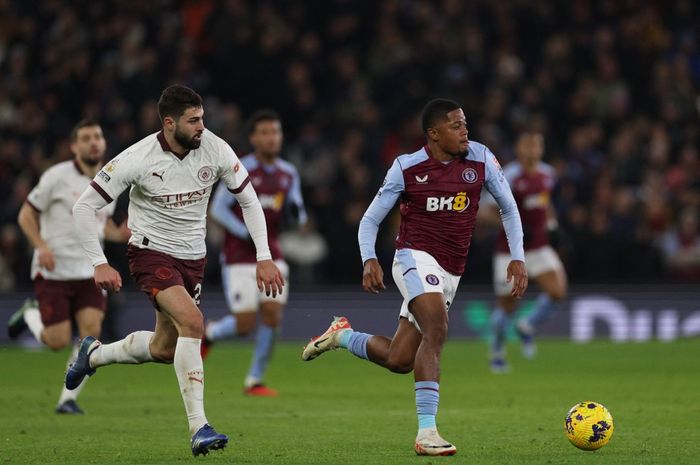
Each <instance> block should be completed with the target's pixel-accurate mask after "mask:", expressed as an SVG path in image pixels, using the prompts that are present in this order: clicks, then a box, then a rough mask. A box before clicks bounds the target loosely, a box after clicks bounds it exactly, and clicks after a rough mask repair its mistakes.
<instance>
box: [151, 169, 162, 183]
mask: <svg viewBox="0 0 700 465" xmlns="http://www.w3.org/2000/svg"><path fill="white" fill-rule="evenodd" d="M164 174H165V171H163V172H162V173H160V174H158V173H155V172H154V173H151V176H155V177H157V178H160V180H161V181H162V180H163V175H164Z"/></svg>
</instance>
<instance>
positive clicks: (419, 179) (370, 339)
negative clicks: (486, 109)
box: [302, 99, 527, 455]
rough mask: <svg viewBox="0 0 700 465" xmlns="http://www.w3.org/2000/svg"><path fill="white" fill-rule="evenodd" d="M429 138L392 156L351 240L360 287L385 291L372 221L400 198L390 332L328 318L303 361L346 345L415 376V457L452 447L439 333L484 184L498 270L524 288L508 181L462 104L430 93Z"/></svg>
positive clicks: (517, 291)
mask: <svg viewBox="0 0 700 465" xmlns="http://www.w3.org/2000/svg"><path fill="white" fill-rule="evenodd" d="M422 126H423V132H424V133H425V136H426V138H427V139H428V142H427V144H426V145H425V146H424V147H423V148H421V149H420V150H418V151H417V152H415V153H413V154H410V155H401V156H399V157H398V158H397V159H396V160H395V161H394V163H393V165H392V166H391V168H390V169H389V171H388V173H387V176H386V178H385V179H384V183H383V184H382V187H381V188H380V189H379V192H378V193H377V196H376V197H375V198H374V200H373V201H372V203H371V205H370V206H369V208H368V209H367V211H366V212H365V215H364V217H363V218H362V221H361V222H360V230H359V242H360V251H361V255H362V260H363V263H364V272H363V276H362V286H363V288H364V289H365V290H366V291H367V292H371V293H378V292H379V291H381V290H382V289H384V288H385V287H384V278H383V275H384V273H383V271H382V268H381V266H380V265H379V262H378V261H377V256H376V254H375V242H376V238H377V232H378V230H379V224H380V223H381V222H382V220H383V219H384V218H385V217H386V215H387V214H388V213H389V211H391V209H392V208H393V206H394V204H395V203H396V201H397V200H399V199H400V212H401V225H400V229H399V235H398V237H397V239H396V255H395V257H394V264H393V267H392V272H393V273H392V274H393V277H394V282H396V285H397V286H398V288H399V290H400V291H401V295H402V296H403V298H404V301H403V304H402V305H401V312H400V317H399V323H398V329H397V330H396V334H394V337H393V338H388V337H384V336H373V335H370V334H364V333H360V332H356V331H353V330H352V328H351V327H350V322H349V321H348V320H347V319H346V318H343V317H336V318H335V320H334V321H333V323H332V324H331V326H330V327H329V328H328V330H327V331H326V332H325V333H323V334H322V335H321V336H318V337H316V338H314V339H312V340H311V341H310V342H309V343H308V344H307V345H306V347H305V348H304V351H303V353H302V358H303V359H304V360H312V359H314V358H316V357H318V356H319V355H321V354H322V353H323V352H326V351H328V350H331V349H337V348H345V349H348V350H349V351H350V352H352V353H353V354H355V355H356V356H358V357H360V358H363V359H367V360H369V361H371V362H374V363H376V364H378V365H380V366H383V367H385V368H387V369H389V370H391V371H394V372H397V373H409V372H411V371H413V372H414V378H415V393H416V409H417V413H418V434H417V436H416V442H415V451H416V453H417V454H419V455H453V454H455V453H456V452H457V448H456V447H455V446H454V445H452V444H450V443H449V442H447V441H445V440H444V439H442V437H441V436H440V434H439V433H438V431H437V426H436V422H435V416H436V415H437V409H438V403H439V391H440V385H439V382H440V355H441V352H442V347H443V345H444V343H445V339H446V338H447V326H448V317H447V312H448V310H449V307H450V304H451V303H452V302H453V300H454V296H455V293H456V291H457V285H458V284H459V279H460V276H461V275H462V273H463V272H464V268H465V261H466V258H467V253H468V251H469V246H470V243H471V237H472V232H473V229H474V225H475V222H476V213H477V211H478V209H479V199H480V195H481V190H482V187H486V189H487V190H488V191H489V192H490V193H491V195H493V197H494V198H495V199H496V201H497V202H498V204H499V206H500V207H501V217H502V220H503V224H504V227H505V230H506V232H507V234H508V242H509V244H510V251H511V258H512V260H511V261H510V263H509V264H507V265H506V270H504V271H505V272H506V274H507V276H508V279H509V280H511V279H512V280H513V281H514V283H513V289H512V291H511V292H512V294H513V297H514V298H519V297H520V296H522V294H523V292H525V288H526V287H527V272H526V270H525V264H524V262H523V259H524V252H523V245H522V237H523V233H522V227H521V225H520V218H519V216H518V210H517V207H516V204H515V200H514V199H513V195H512V194H511V191H510V188H509V186H508V183H507V181H506V179H505V177H504V176H503V172H502V171H501V167H500V165H499V164H498V161H496V157H495V156H494V155H493V154H492V153H491V151H490V150H489V149H488V148H487V147H485V146H484V145H482V144H479V143H477V142H469V139H468V134H469V132H468V130H467V122H466V119H465V116H464V112H463V111H462V109H461V108H460V106H459V105H458V104H457V103H455V102H453V101H451V100H444V99H437V100H433V101H431V102H429V103H428V104H427V105H426V106H425V108H424V109H423V114H422Z"/></svg>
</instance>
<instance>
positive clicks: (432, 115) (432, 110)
mask: <svg viewBox="0 0 700 465" xmlns="http://www.w3.org/2000/svg"><path fill="white" fill-rule="evenodd" d="M460 108H462V107H461V106H459V103H457V102H455V101H454V100H449V99H446V98H436V99H434V100H431V101H430V102H428V103H427V104H426V105H425V107H423V112H422V113H421V115H420V120H421V126H422V128H423V133H424V134H428V129H429V128H432V127H434V125H435V123H436V122H438V121H439V120H444V119H447V114H448V113H449V112H451V111H454V110H459V109H460Z"/></svg>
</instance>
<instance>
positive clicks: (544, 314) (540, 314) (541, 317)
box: [525, 293, 557, 328]
mask: <svg viewBox="0 0 700 465" xmlns="http://www.w3.org/2000/svg"><path fill="white" fill-rule="evenodd" d="M556 308H557V303H556V302H555V301H554V300H552V298H551V297H549V296H548V295H547V294H545V293H542V294H540V295H538V296H537V300H536V301H535V308H534V309H533V310H532V312H531V313H530V314H529V315H528V316H527V319H526V320H525V321H527V323H528V324H529V325H530V326H532V327H533V328H535V327H537V325H539V324H540V323H542V322H544V321H546V320H548V319H549V317H550V316H552V313H554V310H556Z"/></svg>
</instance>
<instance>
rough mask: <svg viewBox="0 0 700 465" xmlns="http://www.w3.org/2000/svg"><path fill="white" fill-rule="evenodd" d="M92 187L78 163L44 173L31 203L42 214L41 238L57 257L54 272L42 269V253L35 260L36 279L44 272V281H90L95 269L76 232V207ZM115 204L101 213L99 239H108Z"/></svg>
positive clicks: (29, 198) (31, 198) (40, 218)
mask: <svg viewBox="0 0 700 465" xmlns="http://www.w3.org/2000/svg"><path fill="white" fill-rule="evenodd" d="M89 184H90V177H88V176H87V175H85V174H84V173H83V172H82V171H81V170H80V166H79V165H78V163H77V162H76V161H75V160H72V161H64V162H61V163H58V164H56V165H54V166H52V167H51V168H49V169H48V170H46V171H45V172H44V174H43V175H42V176H41V178H40V179H39V184H37V185H36V187H35V188H34V189H32V191H31V192H30V193H29V195H28V196H27V202H28V203H29V205H31V206H32V207H33V208H34V209H35V210H37V211H38V212H39V231H40V232H41V238H42V239H44V241H45V242H46V245H47V246H48V247H49V249H51V251H52V252H53V254H54V258H55V262H56V266H55V268H54V269H53V271H49V270H46V269H44V268H39V258H38V257H39V254H38V253H37V251H36V250H35V251H34V257H33V258H32V269H31V273H32V279H35V278H36V276H37V274H39V273H41V276H42V277H43V278H44V279H50V280H78V279H90V278H92V276H93V274H94V268H93V266H92V263H91V262H90V259H89V258H88V256H87V255H86V253H85V250H83V247H82V246H81V245H80V242H79V241H78V236H77V235H76V233H75V223H74V222H73V205H75V202H76V201H77V200H78V198H79V197H80V195H81V194H82V193H83V191H84V190H85V189H87V187H88V185H89ZM114 207H115V204H114V202H112V203H110V204H109V205H108V206H107V207H105V208H103V209H102V210H100V211H99V212H97V215H96V216H97V226H98V236H99V238H100V240H102V239H103V238H104V229H105V223H106V222H107V218H109V217H110V216H112V214H113V213H114Z"/></svg>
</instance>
